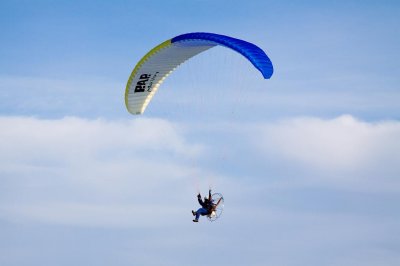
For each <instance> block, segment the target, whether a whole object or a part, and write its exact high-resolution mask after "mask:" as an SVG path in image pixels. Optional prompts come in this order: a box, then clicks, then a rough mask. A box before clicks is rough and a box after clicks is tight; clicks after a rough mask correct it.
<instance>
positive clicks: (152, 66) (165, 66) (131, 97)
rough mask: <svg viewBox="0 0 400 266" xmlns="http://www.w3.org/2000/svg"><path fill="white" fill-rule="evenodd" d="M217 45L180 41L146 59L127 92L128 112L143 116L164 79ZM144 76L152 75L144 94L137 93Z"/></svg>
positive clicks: (139, 67)
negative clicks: (188, 61) (136, 90)
mask: <svg viewBox="0 0 400 266" xmlns="http://www.w3.org/2000/svg"><path fill="white" fill-rule="evenodd" d="M216 45H217V44H216V43H214V42H211V41H202V40H186V41H180V42H175V43H171V45H168V46H166V47H165V48H162V49H160V50H158V51H156V52H155V53H154V54H153V55H151V56H150V57H149V58H147V59H145V60H144V62H142V64H141V65H140V66H138V69H137V72H136V74H135V76H134V77H133V78H132V80H131V82H130V86H129V88H128V90H127V101H126V104H127V109H128V111H129V112H130V113H132V114H142V113H143V112H144V110H145V109H146V107H147V105H148V104H149V102H150V101H151V99H152V98H153V96H154V94H155V93H156V92H157V90H158V88H159V86H160V85H161V84H162V82H163V81H164V79H165V78H166V77H167V76H168V75H169V74H170V73H171V72H172V71H174V69H175V68H176V67H178V66H179V65H180V64H182V63H183V62H185V61H186V60H188V59H189V58H191V57H193V56H195V55H197V54H199V53H201V52H203V51H206V50H208V49H210V48H212V47H214V46H216ZM139 64H140V63H139ZM143 74H148V75H151V76H150V79H149V80H148V81H146V88H145V90H144V91H143V92H135V87H136V85H137V83H138V82H139V81H140V76H141V75H143Z"/></svg>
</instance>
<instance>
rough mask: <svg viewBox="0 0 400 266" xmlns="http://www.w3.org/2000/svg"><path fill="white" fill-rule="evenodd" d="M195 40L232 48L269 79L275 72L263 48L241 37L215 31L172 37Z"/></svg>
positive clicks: (174, 40) (173, 40)
mask: <svg viewBox="0 0 400 266" xmlns="http://www.w3.org/2000/svg"><path fill="white" fill-rule="evenodd" d="M193 40H205V41H212V42H215V43H217V44H219V45H223V46H226V47H229V48H231V49H232V50H234V51H236V52H238V53H240V54H242V55H243V56H244V57H246V58H247V59H248V60H249V61H250V62H251V63H252V64H253V65H254V66H255V67H256V68H257V69H258V70H260V72H261V73H262V75H263V77H264V78H265V79H269V78H270V77H271V76H272V73H273V72H274V68H273V66H272V62H271V60H270V59H269V57H268V56H267V55H266V54H265V52H264V51H263V50H262V49H261V48H259V47H258V46H256V45H254V44H252V43H249V42H246V41H243V40H240V39H236V38H232V37H229V36H225V35H220V34H215V33H206V32H193V33H186V34H182V35H179V36H176V37H174V38H172V39H171V43H174V42H180V41H193Z"/></svg>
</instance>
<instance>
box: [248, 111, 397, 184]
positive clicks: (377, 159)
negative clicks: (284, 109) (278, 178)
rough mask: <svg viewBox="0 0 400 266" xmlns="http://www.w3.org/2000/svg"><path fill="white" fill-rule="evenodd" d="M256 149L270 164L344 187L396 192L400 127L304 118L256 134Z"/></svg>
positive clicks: (268, 126) (347, 119)
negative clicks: (284, 164)
mask: <svg viewBox="0 0 400 266" xmlns="http://www.w3.org/2000/svg"><path fill="white" fill-rule="evenodd" d="M258 130H259V132H260V133H259V137H258V138H257V142H256V143H255V144H256V147H257V149H259V150H260V151H261V152H262V153H263V154H264V155H265V156H267V157H268V158H270V159H271V160H277V161H282V160H284V161H286V162H287V163H288V164H289V165H291V164H292V167H294V168H296V167H301V168H303V169H308V171H311V172H314V174H315V175H316V174H317V173H318V172H322V173H324V174H322V175H321V174H318V175H316V176H317V177H311V178H314V179H322V180H324V179H325V178H330V179H331V181H334V182H344V183H346V184H350V183H352V182H353V183H354V182H356V183H357V182H361V183H360V184H359V185H361V186H364V185H366V184H368V183H369V185H371V186H375V185H377V186H378V187H386V188H388V189H389V188H392V189H396V190H398V189H400V182H399V180H398V178H397V177H398V175H399V173H400V167H399V165H398V158H400V122H398V121H381V122H365V121H360V120H357V119H356V118H354V117H352V116H350V115H344V116H340V117H337V118H334V119H330V120H323V119H319V118H312V117H303V118H294V119H288V120H285V121H280V122H277V123H270V124H265V125H263V126H261V127H259V128H258ZM354 185H355V183H354Z"/></svg>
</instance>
